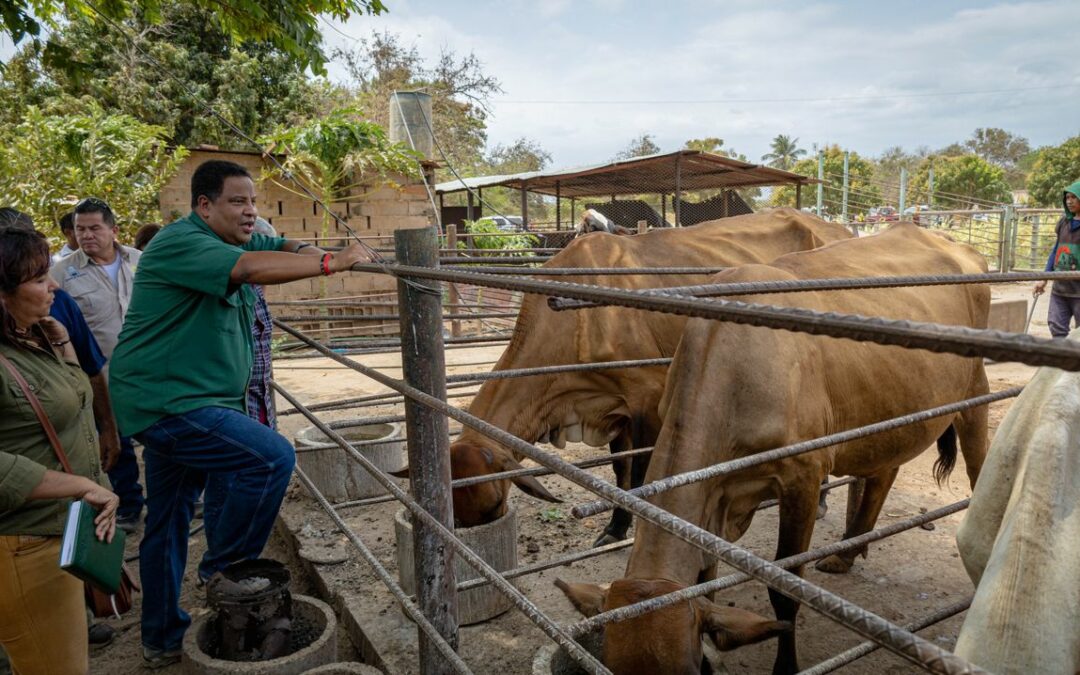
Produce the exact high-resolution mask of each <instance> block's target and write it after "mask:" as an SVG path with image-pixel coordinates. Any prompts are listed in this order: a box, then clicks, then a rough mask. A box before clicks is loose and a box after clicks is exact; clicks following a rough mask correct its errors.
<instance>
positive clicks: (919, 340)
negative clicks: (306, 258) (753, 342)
mask: <svg viewBox="0 0 1080 675" xmlns="http://www.w3.org/2000/svg"><path fill="white" fill-rule="evenodd" d="M353 269H354V270H356V271H360V272H378V271H388V272H390V273H392V274H394V275H395V276H402V275H404V276H415V277H416V278H418V279H436V280H440V281H452V282H458V283H470V282H473V283H475V284H476V285H481V286H491V287H493V288H505V289H509V290H517V291H522V292H524V293H536V294H540V295H549V296H550V295H553V296H561V297H568V298H575V299H579V300H600V301H603V302H605V303H607V304H611V305H618V306H623V307H630V308H632V309H642V310H648V311H659V312H664V313H667V314H678V315H683V316H692V317H699V318H703V319H711V320H719V321H731V322H734V323H739V324H747V325H752V326H762V327H766V328H774V329H781V330H789V331H794V332H798V333H809V334H811V335H827V336H829V337H836V338H847V339H851V340H858V341H866V342H874V343H876V344H881V345H891V346H897V347H904V348H907V349H925V350H927V351H931V352H937V353H946V354H956V355H958V356H978V357H986V358H991V359H994V360H995V361H1016V362H1019V363H1026V364H1028V365H1030V366H1052V367H1054V368H1060V369H1062V370H1068V371H1080V345H1077V344H1076V343H1075V342H1070V341H1069V340H1053V339H1047V338H1036V337H1032V336H1030V335H1017V334H1014V333H1004V332H1001V331H996V330H988V329H980V328H967V327H963V326H953V325H942V324H933V323H926V322H921V321H904V320H897V319H884V318H880V317H866V316H860V315H857V314H840V313H837V312H818V311H814V310H810V309H803V308H798V307H776V306H771V305H761V304H756V303H746V302H739V301H735V300H711V299H707V298H692V297H686V296H677V297H660V296H649V295H643V294H641V293H638V292H636V291H628V290H623V289H618V288H605V287H602V286H592V285H588V284H572V283H566V282H557V281H540V280H535V279H525V278H521V277H518V278H516V279H506V278H503V277H496V276H494V275H489V274H477V273H475V272H459V271H454V270H444V269H426V268H422V267H408V268H406V267H402V266H386V268H385V270H384V269H383V268H382V267H380V266H379V265H375V264H371V263H358V264H357V265H354V266H353Z"/></svg>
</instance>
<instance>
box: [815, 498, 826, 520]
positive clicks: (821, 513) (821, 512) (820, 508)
mask: <svg viewBox="0 0 1080 675" xmlns="http://www.w3.org/2000/svg"><path fill="white" fill-rule="evenodd" d="M828 512H829V505H828V504H826V503H825V502H819V503H818V505H817V519H818V520H821V519H822V518H824V517H825V514H826V513H828Z"/></svg>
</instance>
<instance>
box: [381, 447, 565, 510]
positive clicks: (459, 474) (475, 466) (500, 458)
mask: <svg viewBox="0 0 1080 675" xmlns="http://www.w3.org/2000/svg"><path fill="white" fill-rule="evenodd" d="M521 468H524V467H522V466H521V464H519V463H518V462H517V460H515V459H514V457H513V456H512V455H511V454H510V453H509V452H507V451H506V450H504V449H502V448H489V447H487V446H485V445H483V444H481V443H479V442H476V441H471V440H468V441H458V442H457V443H454V444H453V445H451V446H450V475H451V477H452V478H453V479H455V480H457V479H459V478H473V477H476V476H488V475H491V474H493V473H501V472H503V471H513V470H514V469H521ZM394 475H395V476H399V477H407V476H408V475H409V468H408V467H405V468H404V469H402V470H401V471H397V472H394ZM511 484H513V485H516V486H518V488H520V489H521V491H522V492H524V493H525V494H528V495H531V496H533V497H536V498H537V499H544V500H546V501H549V502H561V501H562V500H561V499H559V498H558V497H556V496H554V495H553V494H551V493H550V492H548V491H547V489H546V488H545V487H544V486H543V485H541V484H540V481H538V480H536V479H535V478H533V477H532V476H518V477H517V478H509V479H503V480H492V481H487V482H484V483H477V484H476V485H468V486H465V487H458V488H454V491H453V499H454V526H455V527H475V526H477V525H485V524H487V523H490V522H494V521H496V520H498V519H499V518H501V517H502V516H503V515H505V514H506V503H507V500H508V499H509V497H510V485H511Z"/></svg>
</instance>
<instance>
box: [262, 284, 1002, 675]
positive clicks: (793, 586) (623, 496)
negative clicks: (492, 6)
mask: <svg viewBox="0 0 1080 675" xmlns="http://www.w3.org/2000/svg"><path fill="white" fill-rule="evenodd" d="M417 269H420V270H421V271H422V270H423V268H417ZM436 272H439V271H438V270H436ZM399 273H400V270H399ZM275 323H276V325H277V326H278V327H279V328H281V329H282V330H285V331H286V332H288V333H290V334H291V335H293V336H294V337H297V338H302V339H303V340H304V341H305V342H306V343H307V344H309V346H311V347H313V348H314V349H316V350H319V351H322V352H323V353H324V354H326V356H328V357H329V358H332V359H334V360H336V361H338V362H339V363H341V364H343V365H347V366H348V367H350V368H352V369H354V370H356V371H357V372H360V373H363V374H365V375H367V376H368V377H370V378H372V379H374V380H376V381H379V382H381V383H383V384H386V385H387V386H390V387H392V388H395V389H398V390H399V391H401V393H402V394H405V395H406V396H409V397H410V398H413V399H414V400H416V401H418V402H420V403H422V404H423V405H427V406H430V407H432V408H435V409H436V410H439V411H440V412H442V413H443V414H445V415H447V416H449V417H451V418H453V419H456V420H458V421H459V422H461V423H462V424H464V425H466V426H469V427H471V428H473V429H475V430H477V431H479V432H480V433H482V434H484V435H486V436H488V437H490V438H493V439H495V440H496V441H498V442H499V443H502V444H503V445H506V446H507V447H509V448H510V449H512V450H513V451H515V452H518V453H520V454H522V455H523V456H525V457H528V458H530V459H532V460H533V461H535V462H537V463H539V464H541V465H543V466H545V467H547V468H549V469H552V470H555V471H557V472H558V473H560V474H561V475H563V477H565V478H567V479H569V480H570V481H572V482H574V483H576V484H577V485H579V486H581V487H583V488H585V489H587V490H591V491H592V492H595V493H596V494H598V495H600V496H601V497H604V498H607V499H610V500H611V501H614V502H616V503H617V504H618V505H619V506H621V507H623V508H624V509H626V510H627V511H629V512H630V513H632V514H634V515H636V516H638V517H640V518H643V519H644V520H647V521H649V522H651V523H653V524H654V525H656V526H657V527H660V528H662V529H664V530H665V531H667V532H669V533H670V534H672V535H673V536H675V537H676V538H678V539H681V540H683V541H685V542H687V543H689V544H691V545H692V546H694V547H696V548H699V549H701V550H703V551H705V552H706V553H708V554H710V555H712V556H714V557H716V558H718V559H719V560H721V561H722V562H724V563H726V564H728V565H731V566H732V567H734V568H736V569H738V570H740V571H742V572H744V573H746V574H748V575H750V576H752V577H753V578H755V579H757V580H758V581H761V582H762V583H764V584H766V585H767V586H769V587H771V588H773V589H775V590H776V591H778V592H780V593H783V594H784V595H786V596H788V597H790V598H791V599H793V600H796V601H798V602H801V603H803V604H805V605H807V606H808V607H810V608H811V609H813V610H815V611H817V612H820V613H822V614H824V615H825V616H827V617H828V618H830V619H832V620H833V621H836V622H837V623H839V624H841V625H843V626H845V627H847V628H849V629H850V630H853V631H855V632H856V633H858V634H860V635H862V636H863V637H867V638H870V639H871V640H874V641H875V642H879V643H881V644H882V645H884V646H885V648H887V649H888V650H889V651H892V652H894V653H896V654H898V655H900V656H902V657H903V658H905V659H907V660H909V661H911V662H912V663H915V664H916V665H918V666H920V667H922V668H925V669H927V670H929V671H931V672H937V673H944V674H946V675H960V674H967V673H972V674H974V673H978V674H980V675H981V674H982V673H985V672H986V671H984V670H982V669H981V668H978V667H977V666H974V665H972V664H970V663H968V662H967V661H965V660H964V659H962V658H960V657H958V656H956V655H954V654H951V653H949V652H948V651H946V650H944V649H942V648H941V647H938V646H937V645H935V644H933V643H932V642H929V641H927V640H924V639H922V638H920V637H919V636H917V635H914V634H912V633H910V632H909V631H905V630H903V629H902V628H900V627H899V626H896V625H895V624H893V623H892V622H890V621H887V620H886V619H884V618H882V617H881V616H878V615H877V614H875V613H873V612H870V611H868V610H865V609H863V608H861V607H859V606H857V605H855V604H853V603H850V602H848V601H847V600H844V599H843V598H841V597H839V596H837V595H836V594H834V593H831V592H829V591H827V590H825V589H824V588H821V587H819V586H817V585H815V584H813V583H811V582H809V581H806V580H805V579H802V578H801V577H799V576H797V575H795V574H792V573H791V572H788V571H787V570H784V569H782V568H780V567H777V566H776V565H774V564H772V563H770V562H769V561H767V560H765V559H763V558H761V557H759V556H757V555H754V554H753V553H751V552H750V551H747V550H745V549H743V548H741V547H739V546H736V545H734V544H731V543H730V542H727V541H725V540H724V539H721V538H720V537H718V536H716V535H715V534H713V533H711V532H709V531H707V530H705V529H703V528H701V527H699V526H698V525H695V524H693V523H690V522H687V521H685V520H683V519H681V518H678V517H677V516H674V515H672V514H670V513H668V512H666V511H664V510H663V509H660V508H659V507H656V506H653V505H652V504H650V503H648V502H646V501H644V500H642V499H640V498H638V497H635V496H634V495H631V494H628V493H626V492H624V491H622V490H619V489H618V488H616V487H613V486H611V485H610V484H608V483H605V482H604V481H602V480H600V479H599V478H597V477H595V476H593V475H592V474H590V473H589V472H587V471H585V470H584V469H579V468H577V467H575V466H573V465H572V464H570V463H569V462H567V461H566V460H564V459H562V458H561V457H557V456H555V455H552V454H550V453H547V452H544V451H543V450H542V449H540V448H538V447H536V446H535V445H533V444H531V443H526V442H524V441H522V440H521V439H519V438H517V437H516V436H514V435H512V434H510V433H507V432H505V431H503V430H502V429H499V428H498V427H496V426H494V425H492V424H490V423H488V422H485V421H484V420H482V419H479V418H477V417H474V416H472V415H470V414H468V413H466V412H463V411H461V410H458V409H457V408H454V407H453V406H450V405H448V404H447V403H446V402H445V401H440V400H439V399H437V398H435V397H433V396H429V395H427V394H425V393H424V392H422V391H419V390H417V389H415V388H413V387H409V386H408V385H405V384H404V383H402V382H400V381H397V380H394V379H393V378H390V377H387V376H386V375H383V374H382V373H380V372H378V371H376V370H372V369H370V368H367V367H366V366H364V365H363V364H360V363H357V362H355V361H353V360H351V359H348V358H346V357H344V356H341V355H340V354H335V353H334V352H333V351H332V350H330V349H328V348H326V347H323V346H322V345H320V344H319V343H318V342H316V341H315V340H312V339H311V338H309V337H307V336H306V335H304V334H303V333H301V332H300V331H298V330H296V329H295V328H293V327H291V326H289V325H288V324H284V323H281V322H275ZM290 402H291V403H293V405H296V403H295V402H293V401H290ZM326 431H329V429H327V430H324V433H325V432H326ZM331 433H333V432H331ZM335 436H336V434H335ZM338 439H340V442H341V443H342V444H343V447H347V446H348V443H347V442H345V441H344V439H341V437H340V436H338V437H337V439H335V440H338ZM354 452H355V451H354ZM357 454H359V453H357ZM364 461H366V458H364ZM372 469H373V470H374V471H376V472H378V470H377V469H374V466H373V465H372ZM384 478H385V476H384ZM387 482H388V483H389V484H390V486H391V488H392V490H393V491H396V492H395V493H401V490H400V488H398V487H397V486H396V485H394V484H393V482H392V481H389V480H387ZM401 494H402V496H404V494H403V493H401ZM410 510H411V509H410ZM424 515H425V516H426V515H427V514H426V513H424ZM448 534H449V533H448ZM451 543H453V542H451ZM466 550H468V549H467V547H466ZM477 569H479V568H477ZM492 573H493V576H495V577H497V576H498V575H497V573H494V571H492ZM484 576H485V577H487V576H488V575H486V574H485V575H484ZM499 581H501V582H502V583H503V584H506V581H505V580H503V579H501V578H500V579H499ZM496 584H497V585H498V582H496ZM500 588H501V586H500ZM510 588H511V589H513V587H512V586H511V587H510ZM511 592H513V591H511ZM526 602H527V600H526ZM515 604H517V602H516V596H515ZM519 606H520V605H519ZM549 635H551V634H550V633H549ZM558 635H559V637H560V638H561V637H562V636H563V633H562V632H561V631H560V632H559V633H558ZM552 637H554V636H552ZM556 642H559V640H558V639H556ZM560 646H564V647H565V645H563V644H562V643H561V642H560ZM570 647H571V650H573V649H574V648H578V649H580V647H578V646H577V645H576V643H573V644H571V645H570ZM571 653H574V652H573V651H571ZM579 662H580V661H579Z"/></svg>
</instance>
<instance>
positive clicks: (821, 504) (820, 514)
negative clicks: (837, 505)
mask: <svg viewBox="0 0 1080 675" xmlns="http://www.w3.org/2000/svg"><path fill="white" fill-rule="evenodd" d="M828 482H829V477H828V476H825V477H824V478H822V479H821V486H822V487H825V485H827V484H828ZM828 496H829V493H828V492H825V491H824V490H822V491H821V494H820V495H818V502H817V519H818V520H821V519H822V518H824V517H825V514H826V513H828V512H829V503H828V502H827V501H825V500H826V499H827V498H828Z"/></svg>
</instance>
